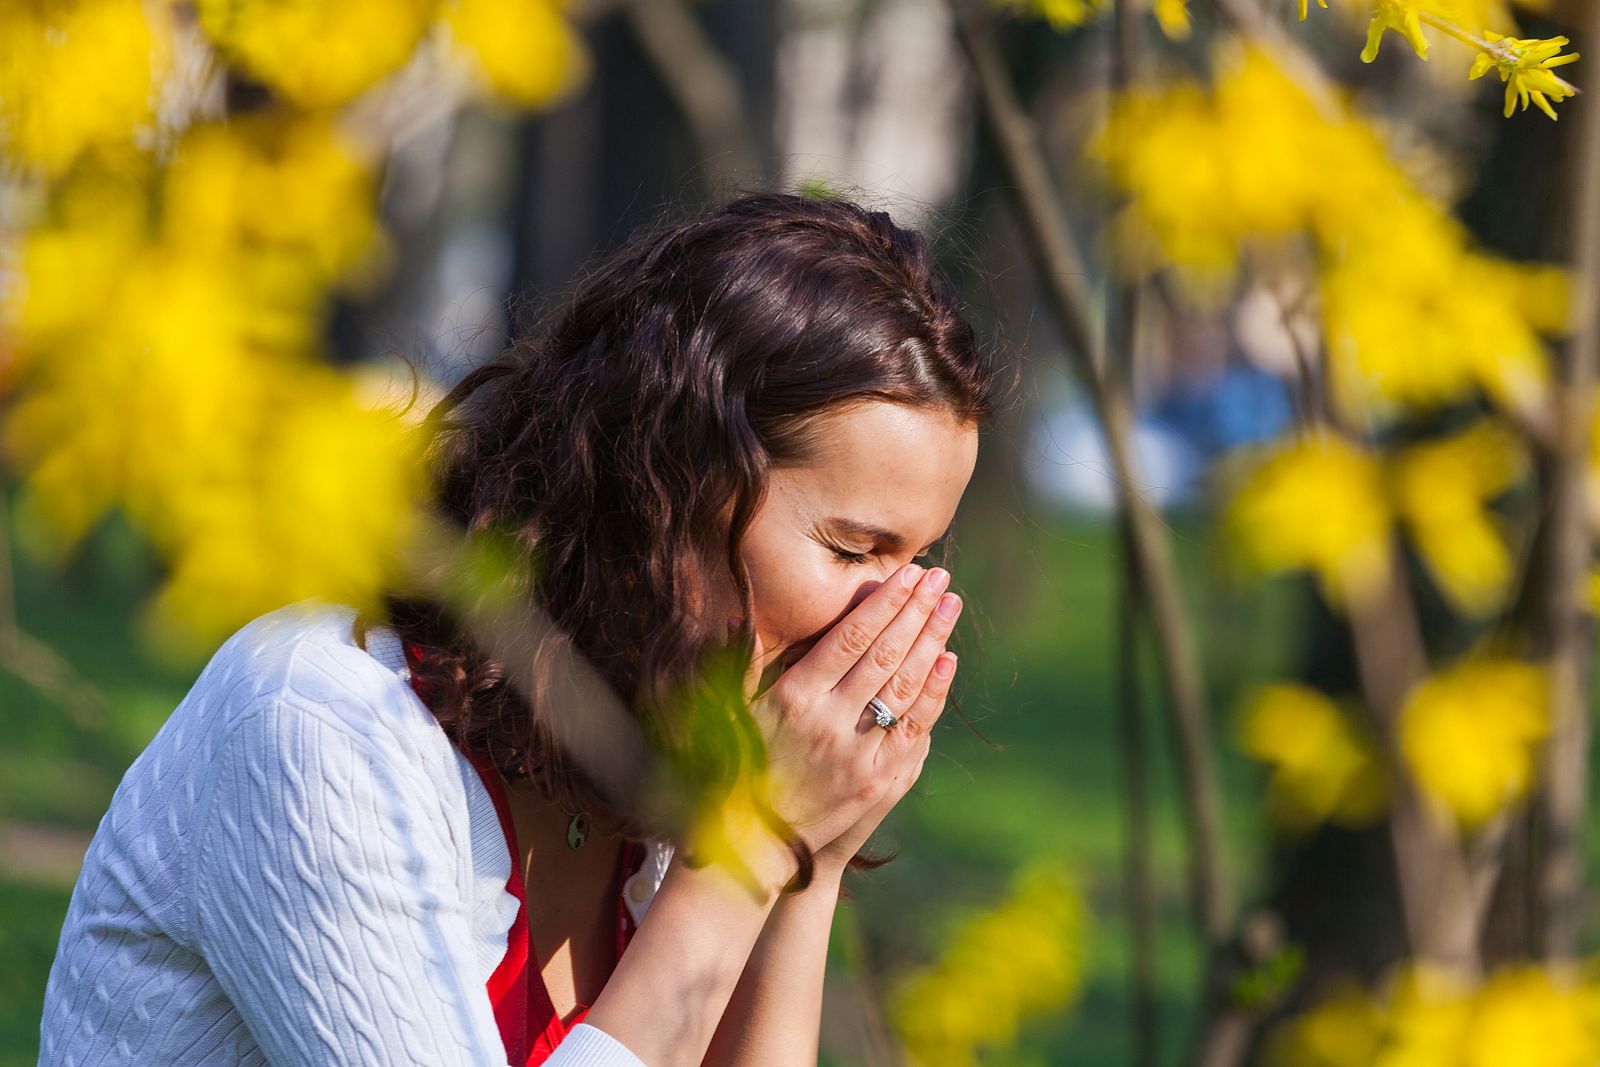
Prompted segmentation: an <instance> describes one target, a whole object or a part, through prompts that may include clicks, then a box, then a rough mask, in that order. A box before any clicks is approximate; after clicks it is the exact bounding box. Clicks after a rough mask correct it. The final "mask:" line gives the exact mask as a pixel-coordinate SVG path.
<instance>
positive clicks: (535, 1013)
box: [405, 642, 644, 1067]
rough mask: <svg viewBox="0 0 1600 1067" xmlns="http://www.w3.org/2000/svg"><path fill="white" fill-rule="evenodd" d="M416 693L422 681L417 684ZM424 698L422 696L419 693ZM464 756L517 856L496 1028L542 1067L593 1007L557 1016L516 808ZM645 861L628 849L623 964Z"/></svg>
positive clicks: (511, 1047) (496, 983) (523, 1059)
mask: <svg viewBox="0 0 1600 1067" xmlns="http://www.w3.org/2000/svg"><path fill="white" fill-rule="evenodd" d="M405 652H406V659H407V662H409V663H416V662H418V661H419V659H420V655H419V652H420V650H419V649H418V647H417V646H416V645H414V644H411V643H410V642H407V643H406V644H405ZM412 685H413V688H414V689H415V688H418V687H417V686H416V679H415V676H413V679H412ZM418 695H419V696H420V695H421V693H420V691H419V694H418ZM461 752H462V754H463V755H464V756H466V757H467V759H468V760H469V761H470V762H471V763H472V766H473V768H474V769H475V770H476V771H477V772H478V777H479V779H480V780H482V782H483V785H484V788H485V789H486V790H487V791H488V793H489V796H490V798H491V799H492V800H493V801H494V810H495V815H496V816H497V817H498V818H499V820H500V831H501V833H502V834H503V835H504V837H505V841H506V848H507V850H508V852H509V853H510V855H511V876H510V877H509V878H508V879H506V892H508V893H510V894H511V895H512V896H514V897H516V898H517V915H516V918H515V919H514V920H512V923H511V929H510V930H509V931H507V934H506V954H505V956H504V957H502V958H501V960H500V963H499V965H498V966H497V967H496V968H495V970H494V973H493V974H491V975H490V976H489V981H488V992H489V1003H490V1004H491V1005H492V1006H493V1007H494V1018H495V1024H496V1025H497V1026H498V1027H499V1030H500V1038H501V1040H502V1041H503V1042H504V1043H505V1047H506V1056H507V1061H508V1062H509V1063H511V1064H514V1065H525V1067H537V1065H539V1064H542V1063H544V1061H545V1060H546V1059H547V1058H549V1056H550V1054H551V1053H552V1052H554V1051H555V1048H556V1046H557V1045H559V1044H560V1043H561V1041H562V1039H563V1038H565V1037H566V1036H567V1032H568V1031H569V1030H570V1029H571V1028H572V1027H573V1026H576V1025H578V1023H580V1022H582V1021H583V1019H584V1017H585V1016H587V1015H588V1014H589V1005H586V1004H585V1005H582V1006H581V1010H579V1011H578V1012H577V1013H576V1014H575V1015H574V1016H573V1018H572V1021H571V1023H564V1022H563V1021H562V1020H561V1019H560V1018H559V1017H558V1016H557V1014H556V1008H555V1004H554V1002H553V1001H552V1000H551V999H550V992H549V990H548V989H547V988H545V984H544V976H543V975H542V974H540V973H539V970H538V957H537V956H535V955H534V953H533V943H532V940H531V939H530V938H529V936H528V911H527V894H526V890H525V888H524V886H523V881H522V863H521V856H522V852H521V850H520V849H519V848H518V845H517V831H516V823H515V821H514V820H513V819H512V817H511V805H510V802H509V801H508V799H507V797H506V792H505V784H504V782H502V781H501V778H500V773H499V771H498V770H496V768H495V766H494V764H493V763H492V762H490V760H489V758H488V756H487V755H485V754H484V753H482V752H478V751H475V750H471V749H468V748H465V747H462V748H461ZM643 860H644V848H643V846H642V845H639V844H637V843H635V842H631V841H630V842H627V843H626V844H625V846H624V847H623V852H622V858H621V862H620V863H619V865H618V882H617V885H616V887H615V889H616V892H615V896H616V902H617V928H616V929H617V959H619V960H620V959H621V958H622V953H623V951H624V950H625V949H626V948H627V947H628V942H629V941H630V940H632V937H633V932H634V923H633V916H632V914H631V913H630V912H629V911H628V908H627V905H626V904H625V903H624V900H623V880H624V878H625V876H626V874H625V872H626V873H631V872H636V871H638V870H639V868H640V866H641V865H642V863H643Z"/></svg>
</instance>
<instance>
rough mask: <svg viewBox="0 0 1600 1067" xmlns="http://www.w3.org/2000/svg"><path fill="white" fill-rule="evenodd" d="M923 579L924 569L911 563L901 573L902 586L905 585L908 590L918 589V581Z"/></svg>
mask: <svg viewBox="0 0 1600 1067" xmlns="http://www.w3.org/2000/svg"><path fill="white" fill-rule="evenodd" d="M921 577H922V568H921V567H919V566H917V565H916V564H915V563H911V564H908V565H907V566H906V569H905V570H904V571H902V572H901V573H900V584H902V585H904V586H905V587H906V588H907V589H914V588H915V587H916V584H917V580H918V579H919V578H921Z"/></svg>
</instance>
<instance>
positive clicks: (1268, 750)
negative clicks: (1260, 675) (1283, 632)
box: [1239, 685, 1388, 830]
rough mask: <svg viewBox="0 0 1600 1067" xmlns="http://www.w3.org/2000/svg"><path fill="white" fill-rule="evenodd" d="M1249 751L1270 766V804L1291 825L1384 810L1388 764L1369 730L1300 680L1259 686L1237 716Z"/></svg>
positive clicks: (1348, 822)
mask: <svg viewBox="0 0 1600 1067" xmlns="http://www.w3.org/2000/svg"><path fill="white" fill-rule="evenodd" d="M1239 736H1240V744H1241V746H1242V747H1243V749H1244V751H1245V752H1247V753H1248V754H1249V755H1251V756H1254V757H1255V758H1256V759H1258V760H1261V761H1263V762H1265V763H1268V764H1270V765H1271V766H1272V780H1271V784H1270V785H1269V786H1268V808H1269V811H1270V812H1271V813H1272V815H1273V817H1274V818H1275V819H1277V820H1278V821H1279V822H1280V823H1282V824H1283V825H1284V826H1286V827H1288V828H1289V829H1292V830H1304V829H1308V828H1310V827H1312V826H1315V825H1317V824H1318V823H1321V822H1324V821H1332V822H1335V823H1338V824H1340V825H1342V826H1363V825H1366V824H1369V823H1371V822H1373V821H1375V820H1376V819H1377V818H1378V817H1379V816H1381V815H1382V814H1383V807H1384V804H1385V803H1386V801H1387V798H1388V790H1387V787H1386V785H1385V783H1384V778H1383V771H1382V768H1381V766H1380V765H1379V763H1378V758H1377V754H1376V753H1375V752H1374V751H1373V746H1372V741H1371V739H1370V737H1369V736H1368V735H1367V733H1366V731H1365V730H1362V729H1360V728H1358V727H1357V726H1356V724H1355V723H1354V722H1352V721H1351V719H1350V716H1349V715H1347V714H1346V713H1345V712H1344V711H1342V710H1341V709H1340V708H1339V706H1338V705H1337V704H1335V703H1334V702H1333V701H1332V700H1331V699H1329V698H1328V697H1327V696H1326V695H1324V694H1322V693H1319V692H1317V691H1316V690H1315V689H1311V688H1309V687H1307V686H1302V685H1269V686H1262V687H1260V688H1258V689H1257V690H1256V691H1255V692H1254V693H1253V694H1252V695H1251V697H1250V699H1249V700H1248V702H1247V703H1246V705H1245V709H1244V712H1243V714H1242V715H1241V717H1240V729H1239Z"/></svg>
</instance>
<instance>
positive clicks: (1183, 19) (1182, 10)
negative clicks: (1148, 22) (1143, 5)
mask: <svg viewBox="0 0 1600 1067" xmlns="http://www.w3.org/2000/svg"><path fill="white" fill-rule="evenodd" d="M1150 10H1151V12H1152V13H1153V14H1154V15H1155V17H1156V25H1158V26H1160V27H1161V32H1162V33H1163V34H1165V35H1166V37H1167V40H1169V41H1187V40H1188V39H1189V35H1190V34H1192V33H1193V32H1194V26H1193V24H1192V23H1191V21H1190V19H1189V0H1155V4H1154V6H1152V7H1151V9H1150Z"/></svg>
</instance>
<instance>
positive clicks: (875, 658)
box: [749, 564, 955, 851]
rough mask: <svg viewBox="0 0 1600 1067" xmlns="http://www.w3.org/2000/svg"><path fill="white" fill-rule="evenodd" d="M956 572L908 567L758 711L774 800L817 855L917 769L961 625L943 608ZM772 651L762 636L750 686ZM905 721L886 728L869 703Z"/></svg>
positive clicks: (761, 698)
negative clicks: (939, 668) (946, 654)
mask: <svg viewBox="0 0 1600 1067" xmlns="http://www.w3.org/2000/svg"><path fill="white" fill-rule="evenodd" d="M949 581H950V576H949V573H948V572H946V571H944V570H941V569H939V568H934V569H933V570H929V571H926V572H924V571H923V569H922V568H921V567H918V566H916V565H915V564H907V565H906V566H904V567H901V568H900V569H899V570H897V571H896V572H895V573H894V574H892V575H890V576H889V578H888V579H887V580H885V581H884V582H883V583H882V584H880V585H879V586H878V588H876V589H874V590H873V591H872V592H871V593H870V594H869V595H868V596H867V597H866V598H865V599H863V600H862V601H861V603H859V604H857V605H856V606H855V607H854V608H853V609H851V611H850V613H849V614H847V615H846V616H845V617H844V618H843V619H841V620H840V621H839V622H838V623H836V624H835V625H834V626H833V628H832V629H831V630H829V631H828V632H827V633H826V634H824V635H823V636H822V638H821V639H820V640H818V641H817V643H816V644H815V645H813V646H812V647H811V648H810V649H809V650H807V652H806V654H805V655H804V656H803V657H801V658H800V659H799V660H798V661H796V662H795V663H794V665H793V666H791V667H789V669H788V670H786V671H784V672H783V673H782V674H781V675H779V676H778V678H777V680H776V681H775V682H773V684H772V685H771V687H769V688H768V689H767V690H766V691H765V692H762V693H760V695H758V696H757V697H756V698H755V700H754V701H753V702H752V704H751V710H752V712H753V713H754V715H755V717H756V720H757V722H758V723H759V724H760V726H761V728H762V730H763V733H764V734H765V737H766V743H767V758H768V762H767V767H768V772H769V782H768V785H769V790H770V792H769V800H770V801H771V803H772V806H773V808H774V809H775V810H776V811H777V812H778V814H780V815H782V816H783V817H784V818H785V819H786V820H787V821H788V822H789V824H790V825H791V826H793V827H794V829H795V831H796V832H797V833H798V834H799V835H800V836H801V837H802V838H803V839H804V840H805V842H806V844H807V845H809V846H810V847H811V849H812V850H813V851H818V850H821V849H822V848H823V847H824V846H826V845H828V844H829V843H831V842H832V841H833V840H834V839H835V838H837V837H839V836H840V835H841V834H843V833H844V832H845V831H847V830H849V829H850V828H851V827H853V826H856V825H857V824H858V822H860V820H861V819H862V817H863V816H864V815H866V814H867V813H868V812H871V811H873V810H874V809H881V808H882V807H883V806H884V802H885V800H886V798H887V797H888V796H889V795H890V794H891V793H892V794H894V795H895V797H896V799H898V797H899V796H903V795H904V794H905V792H906V790H908V789H909V788H910V786H911V783H912V782H914V781H915V780H916V777H917V775H918V774H919V773H920V772H921V768H922V763H923V760H924V759H925V758H926V756H927V753H928V745H929V739H930V736H931V734H930V731H931V729H932V727H933V725H934V723H935V722H936V721H937V720H938V718H939V716H940V714H941V713H942V712H943V710H944V698H945V694H946V692H947V691H948V689H949V684H950V679H949V678H948V677H945V678H941V677H939V676H938V675H937V674H935V673H934V672H933V670H932V667H933V664H934V661H935V660H936V659H937V658H938V656H939V654H940V652H942V651H943V649H944V643H945V642H946V641H947V640H948V639H949V637H950V632H951V630H952V628H953V627H954V625H955V618H954V616H945V615H943V614H940V613H937V612H936V611H935V608H936V607H937V606H938V604H939V601H940V599H941V597H942V595H943V594H944V590H945V588H946V587H947V586H948V585H949ZM763 653H764V649H763V648H762V647H761V644H760V639H759V637H758V638H757V644H756V655H755V657H754V659H753V660H752V664H751V672H752V674H751V678H750V679H749V682H750V683H751V684H750V689H754V687H755V686H754V683H755V682H756V679H757V678H759V673H760V669H761V665H762V662H763ZM875 696H877V697H880V698H881V699H883V700H884V702H885V703H887V704H888V705H889V707H890V708H891V709H892V710H893V711H894V712H895V714H896V715H898V716H899V717H900V722H898V723H897V724H896V725H895V726H893V727H891V728H889V729H887V730H886V729H884V728H882V727H880V726H877V725H876V724H875V723H874V721H873V715H872V712H871V711H869V710H868V709H867V702H868V701H869V700H871V699H872V698H873V697H875Z"/></svg>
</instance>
